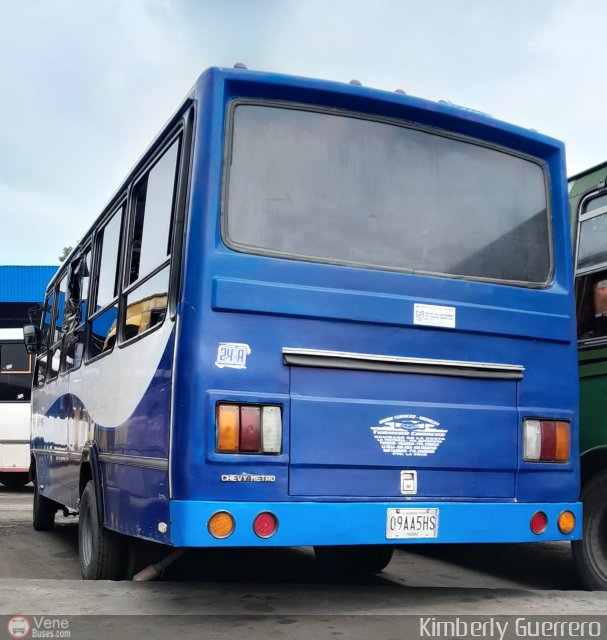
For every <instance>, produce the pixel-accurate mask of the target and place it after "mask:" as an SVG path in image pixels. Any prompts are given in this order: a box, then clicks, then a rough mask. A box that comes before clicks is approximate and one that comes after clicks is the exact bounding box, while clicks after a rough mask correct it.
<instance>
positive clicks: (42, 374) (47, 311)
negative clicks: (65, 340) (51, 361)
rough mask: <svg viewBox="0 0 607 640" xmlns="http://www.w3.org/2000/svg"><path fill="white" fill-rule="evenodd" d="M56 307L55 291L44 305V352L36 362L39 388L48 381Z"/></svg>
mask: <svg viewBox="0 0 607 640" xmlns="http://www.w3.org/2000/svg"><path fill="white" fill-rule="evenodd" d="M54 305H55V291H54V290H53V291H51V292H50V293H49V294H48V296H47V298H46V302H45V303H44V312H43V314H42V324H41V327H40V330H41V333H42V351H41V353H40V355H39V356H38V359H37V360H36V370H35V373H34V382H35V384H36V386H37V387H41V386H42V385H43V384H44V381H45V380H46V370H47V368H48V367H47V363H48V349H49V346H50V341H51V329H52V322H53V307H54Z"/></svg>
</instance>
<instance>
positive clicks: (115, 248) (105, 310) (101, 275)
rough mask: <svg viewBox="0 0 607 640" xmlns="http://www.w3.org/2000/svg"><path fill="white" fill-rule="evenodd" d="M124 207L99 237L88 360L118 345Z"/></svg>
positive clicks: (116, 212) (90, 315) (90, 310)
mask: <svg viewBox="0 0 607 640" xmlns="http://www.w3.org/2000/svg"><path fill="white" fill-rule="evenodd" d="M123 212H124V205H122V206H121V207H120V208H119V209H118V210H117V211H115V212H114V214H113V215H112V217H111V218H110V220H109V222H107V224H106V225H105V226H104V227H103V228H102V229H101V231H99V232H98V234H97V255H100V258H99V259H98V260H97V267H96V268H97V271H96V276H97V277H96V279H95V278H93V280H95V281H96V282H97V287H96V292H95V301H94V304H91V307H90V309H89V317H90V318H91V320H90V321H89V324H90V331H89V333H88V358H89V359H90V358H95V357H96V356H98V355H101V354H102V353H109V352H110V351H111V350H112V348H113V346H114V343H115V342H116V332H117V319H118V300H117V295H118V262H119V257H120V238H121V229H122V217H123Z"/></svg>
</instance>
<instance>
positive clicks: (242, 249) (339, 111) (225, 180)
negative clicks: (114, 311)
mask: <svg viewBox="0 0 607 640" xmlns="http://www.w3.org/2000/svg"><path fill="white" fill-rule="evenodd" d="M247 105H250V106H258V107H259V106H261V107H270V108H278V109H290V110H294V111H306V112H312V113H320V114H326V115H332V116H342V117H346V118H353V119H358V120H366V121H371V122H377V123H382V124H387V125H392V126H397V127H401V128H403V129H412V130H414V131H420V132H423V133H427V134H430V135H434V136H438V137H442V138H447V139H451V140H456V141H458V142H464V143H467V144H472V145H475V146H477V147H483V148H486V149H490V150H493V151H497V152H500V153H505V154H507V155H510V156H513V157H515V158H519V159H521V160H526V161H528V162H531V163H532V164H535V165H536V166H537V167H539V168H540V170H541V172H542V176H543V182H544V194H545V197H546V231H547V242H548V261H549V268H548V272H547V277H546V280H545V281H544V282H527V281H522V280H510V279H501V278H489V277H481V276H468V275H465V276H464V275H459V274H450V273H442V272H437V271H426V270H422V269H405V268H398V267H387V266H380V265H377V264H369V263H366V262H358V261H349V260H340V259H337V258H335V259H325V258H318V257H316V256H307V255H302V254H296V253H291V252H287V251H280V250H273V249H265V248H260V247H254V246H250V245H246V244H242V243H240V242H236V241H234V240H232V239H231V238H230V236H229V232H228V216H229V210H228V209H229V208H228V193H229V186H230V172H231V165H232V157H233V150H234V116H235V111H236V109H237V108H238V107H239V106H247ZM225 118H226V121H225V136H224V143H223V144H224V148H223V170H222V184H221V206H220V234H221V240H222V242H223V244H224V245H225V246H226V247H227V248H228V249H231V250H232V251H236V252H238V253H245V254H250V255H257V256H265V257H271V258H282V259H287V260H293V261H298V262H311V263H315V264H323V265H327V266H328V265H336V266H342V267H353V268H359V269H370V270H373V271H382V272H387V273H390V272H391V273H408V274H415V275H427V276H434V277H440V278H449V279H451V280H465V281H468V282H485V283H490V284H500V285H509V286H515V287H520V288H524V289H547V288H549V287H551V286H552V284H553V283H554V274H555V247H554V229H553V227H554V225H553V207H552V198H551V192H550V175H549V169H548V165H547V163H546V162H544V161H543V160H540V159H539V158H537V157H533V156H529V155H527V154H525V153H523V152H519V151H516V150H513V149H510V148H508V147H503V146H501V145H498V144H493V143H490V142H487V141H485V140H481V139H478V138H474V137H471V136H466V135H463V134H458V133H455V132H452V131H446V130H444V129H439V128H435V127H431V126H427V125H422V124H419V123H413V122H411V121H406V120H401V119H398V118H390V117H382V116H379V115H376V114H370V113H365V112H359V111H351V110H348V109H343V108H329V107H325V106H322V105H312V104H306V103H298V102H289V101H285V100H268V99H261V98H234V99H232V100H230V102H229V103H228V105H227V107H226V115H225Z"/></svg>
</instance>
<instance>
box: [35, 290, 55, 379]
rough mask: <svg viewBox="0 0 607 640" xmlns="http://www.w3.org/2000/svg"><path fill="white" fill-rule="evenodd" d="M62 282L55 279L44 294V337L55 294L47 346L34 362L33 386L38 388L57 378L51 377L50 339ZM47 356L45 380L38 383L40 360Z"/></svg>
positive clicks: (41, 315)
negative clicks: (58, 290) (48, 308)
mask: <svg viewBox="0 0 607 640" xmlns="http://www.w3.org/2000/svg"><path fill="white" fill-rule="evenodd" d="M59 282H60V278H59V279H57V280H54V282H53V286H52V287H49V288H47V290H46V292H45V295H44V304H43V306H42V313H41V314H40V333H41V335H42V337H43V339H44V321H45V319H46V310H47V307H48V300H49V298H50V297H51V296H53V306H52V308H51V310H50V313H51V318H50V322H49V335H48V339H47V341H46V345H45V346H46V348H45V349H44V351H40V353H38V354H36V362H35V364H34V373H33V380H32V387H35V388H36V389H41V388H42V387H44V386H45V385H46V383H47V382H50V381H51V379H52V380H55V378H49V375H48V374H49V366H48V364H49V354H50V350H51V346H50V342H49V341H50V339H52V335H53V331H54V329H55V314H56V313H57V285H58V283H59ZM44 356H46V371H45V372H44V380H43V382H42V383H41V384H39V383H38V367H39V361H40V360H42V358H43V357H44Z"/></svg>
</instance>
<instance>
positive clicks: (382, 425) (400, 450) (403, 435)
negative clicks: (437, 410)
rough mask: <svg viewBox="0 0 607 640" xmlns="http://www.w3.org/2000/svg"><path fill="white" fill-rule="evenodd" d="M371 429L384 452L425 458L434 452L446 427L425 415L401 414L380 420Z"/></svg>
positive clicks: (443, 435)
mask: <svg viewBox="0 0 607 640" xmlns="http://www.w3.org/2000/svg"><path fill="white" fill-rule="evenodd" d="M371 431H372V433H373V437H374V438H375V439H376V440H377V442H378V443H379V445H380V446H381V449H382V451H383V452H384V453H391V454H392V455H393V456H415V457H420V458H425V457H426V456H431V455H433V454H435V453H436V450H437V449H438V448H439V447H440V445H441V444H442V443H443V441H444V440H445V437H446V435H447V432H448V429H441V428H440V423H439V422H437V421H436V420H431V419H430V418H426V417H425V416H416V415H414V414H402V415H399V416H391V417H389V418H384V419H383V420H380V421H379V422H378V424H377V425H376V426H374V427H371Z"/></svg>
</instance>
